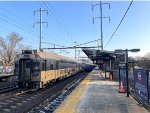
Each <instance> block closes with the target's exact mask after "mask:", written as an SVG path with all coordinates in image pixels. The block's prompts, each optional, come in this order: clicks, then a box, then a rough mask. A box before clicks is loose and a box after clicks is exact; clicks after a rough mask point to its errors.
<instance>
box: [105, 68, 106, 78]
mask: <svg viewBox="0 0 150 113" xmlns="http://www.w3.org/2000/svg"><path fill="white" fill-rule="evenodd" d="M105 80H106V68H105Z"/></svg>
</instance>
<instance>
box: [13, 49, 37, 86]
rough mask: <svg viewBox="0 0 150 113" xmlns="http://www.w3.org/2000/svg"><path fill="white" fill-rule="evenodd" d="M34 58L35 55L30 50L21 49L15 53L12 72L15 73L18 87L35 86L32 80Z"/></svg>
mask: <svg viewBox="0 0 150 113" xmlns="http://www.w3.org/2000/svg"><path fill="white" fill-rule="evenodd" d="M34 60H35V55H34V54H33V51H32V50H23V51H22V54H20V55H17V57H16V59H15V70H14V74H15V75H16V83H17V86H18V87H19V88H24V87H30V88H33V87H34V86H35V84H34V81H35V80H33V62H34ZM36 81H37V80H36Z"/></svg>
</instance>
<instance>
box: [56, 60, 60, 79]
mask: <svg viewBox="0 0 150 113" xmlns="http://www.w3.org/2000/svg"><path fill="white" fill-rule="evenodd" d="M55 70H56V77H55V78H56V79H57V78H58V76H59V75H58V74H59V70H58V61H56V69H55Z"/></svg>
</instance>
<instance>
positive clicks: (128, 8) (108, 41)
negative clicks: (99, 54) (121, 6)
mask: <svg viewBox="0 0 150 113" xmlns="http://www.w3.org/2000/svg"><path fill="white" fill-rule="evenodd" d="M132 3H133V0H132V1H131V2H130V4H129V6H128V8H127V10H126V12H125V14H124V15H123V17H122V19H121V21H120V23H119V24H118V26H117V28H116V29H115V31H114V32H113V34H112V35H111V37H110V39H109V41H108V42H107V44H106V45H105V47H104V48H106V46H107V45H108V44H109V42H110V41H111V39H112V38H113V36H114V35H115V33H116V32H117V30H118V28H119V26H120V25H121V23H122V21H123V20H124V18H125V16H126V14H127V12H128V11H129V9H130V7H131V5H132Z"/></svg>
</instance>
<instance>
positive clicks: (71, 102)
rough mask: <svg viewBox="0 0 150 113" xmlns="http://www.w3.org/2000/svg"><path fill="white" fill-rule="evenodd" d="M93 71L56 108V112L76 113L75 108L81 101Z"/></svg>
mask: <svg viewBox="0 0 150 113" xmlns="http://www.w3.org/2000/svg"><path fill="white" fill-rule="evenodd" d="M92 76H93V72H91V73H90V74H89V75H88V76H87V77H86V78H85V79H84V80H83V81H82V82H81V83H80V85H79V86H78V87H77V88H76V89H75V90H74V91H73V92H72V93H71V94H70V95H69V96H68V97H67V99H66V100H65V101H64V102H63V103H62V104H61V105H60V106H59V107H58V108H57V109H56V111H55V113H75V108H76V106H77V104H78V103H79V101H80V99H81V97H82V95H83V92H84V90H85V87H86V86H87V85H88V84H89V82H90V80H91V77H92Z"/></svg>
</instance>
